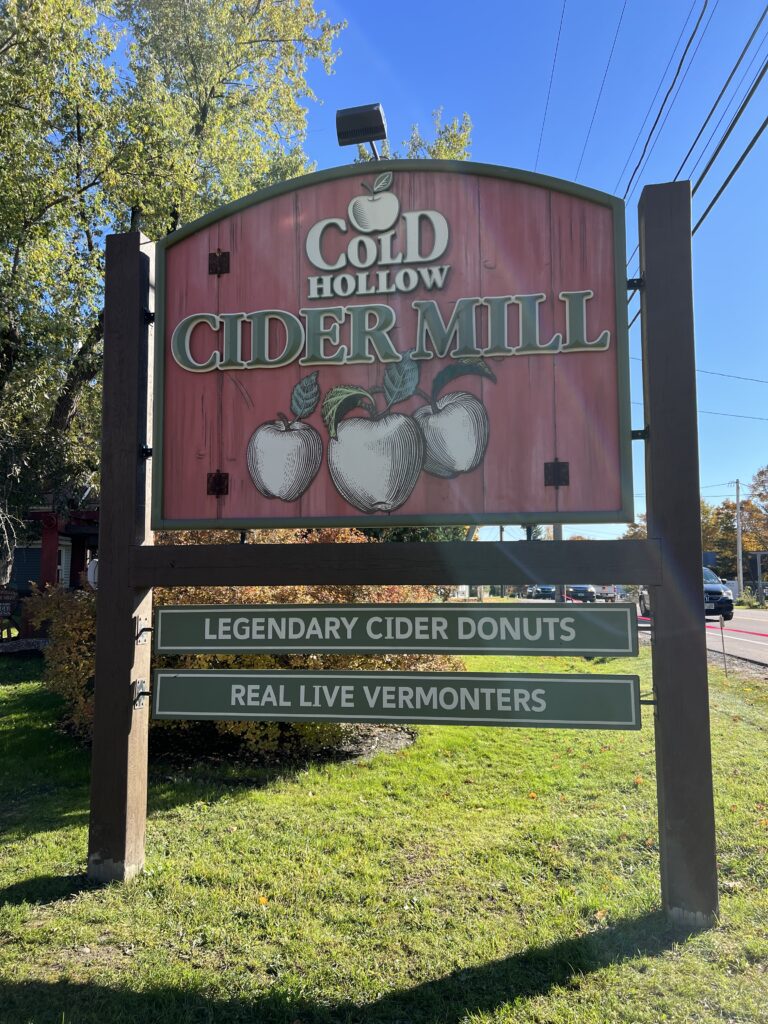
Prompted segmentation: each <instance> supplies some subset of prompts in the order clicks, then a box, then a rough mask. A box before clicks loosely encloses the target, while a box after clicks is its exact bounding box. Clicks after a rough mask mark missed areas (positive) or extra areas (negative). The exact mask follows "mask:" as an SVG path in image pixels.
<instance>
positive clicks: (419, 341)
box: [153, 161, 632, 528]
mask: <svg viewBox="0 0 768 1024" xmlns="http://www.w3.org/2000/svg"><path fill="white" fill-rule="evenodd" d="M624 261H625V254H624V209H623V204H622V203H621V202H620V201H619V200H617V199H615V198H614V197H611V196H607V195H605V194H603V193H600V192H595V191H593V190H590V189H585V188H582V187H580V186H578V185H574V184H571V183H566V182H560V181H557V180H555V179H551V178H545V177H543V176H538V175H531V174H525V173H522V172H518V171H511V170H507V169H505V168H498V167H491V166H486V165H482V164H471V163H454V162H442V161H429V162H424V163H421V162H418V161H389V162H378V163H376V164H370V165H359V164H358V165H350V166H347V167H343V168H338V169H335V170H332V171H325V172H321V173H319V174H314V175H309V176H307V177H305V178H299V179H296V180H294V181H290V182H286V183H284V184H281V185H279V186H276V187H274V188H271V189H267V190H265V191H263V192H260V193H256V194H255V195H252V196H249V197H247V198H246V199H243V200H241V201H239V202H237V203H233V204H231V205H230V206H227V207H223V208H222V209H220V210H218V211H216V212H215V213H213V214H210V215H208V216H207V217H205V218H203V219H202V220H200V221H197V222H196V223H193V224H191V225H188V226H186V227H184V228H183V229H181V230H180V231H178V232H176V233H175V234H173V235H170V236H169V237H168V238H166V239H165V240H163V241H162V242H160V243H159V246H158V303H157V305H158V314H157V326H158V329H157V330H156V339H157V341H156V344H157V352H156V374H157V386H156V406H155V437H154V441H153V452H154V457H153V470H154V479H153V527H154V528H166V527H193V528H194V527H216V526H219V527H221V526H230V527H237V528H247V527H252V526H272V525H284V526H289V525H305V524H326V525H328V524H336V525H345V524H346V525H387V524H390V525H392V524H398V523H410V524H420V523H469V522H482V523H494V522H503V523H512V522H547V523H552V522H577V521H589V522H598V521H611V522H615V521H625V520H631V518H632V484H631V472H630V418H629V401H628V396H629V390H628V350H627V324H626V290H625V268H624Z"/></svg>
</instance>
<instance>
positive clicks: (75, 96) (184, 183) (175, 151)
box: [0, 0, 342, 578]
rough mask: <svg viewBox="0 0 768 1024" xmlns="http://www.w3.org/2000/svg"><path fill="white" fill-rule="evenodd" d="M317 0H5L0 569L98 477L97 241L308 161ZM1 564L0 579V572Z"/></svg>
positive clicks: (0, 87) (180, 213) (324, 55)
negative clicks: (28, 515)
mask: <svg viewBox="0 0 768 1024" xmlns="http://www.w3.org/2000/svg"><path fill="white" fill-rule="evenodd" d="M341 27H342V26H341V25H335V24H332V23H331V22H330V21H329V20H328V19H327V17H326V16H325V14H324V13H322V12H318V11H316V10H315V6H314V0H290V2H284V0H254V2H250V3H246V4H241V3H238V2H235V0H222V2H220V3H216V4H211V3H210V2H209V0H142V2H138V0H115V2H114V3H112V2H110V0H103V2H102V0H27V2H25V3H24V4H20V3H5V4H2V5H0V422H2V423H3V427H4V432H3V439H2V444H0V527H2V528H0V545H2V550H0V574H2V575H5V576H6V578H7V575H8V574H9V572H10V558H9V554H10V553H11V552H9V548H10V547H11V546H12V543H13V537H12V533H11V531H9V530H8V528H7V524H11V525H12V523H13V520H12V519H11V518H10V517H11V516H12V515H14V514H16V515H19V514H20V513H22V512H23V511H24V510H25V509H26V508H27V507H28V506H29V505H30V504H33V503H36V502H40V501H43V500H45V501H47V502H53V504H54V506H56V505H59V504H67V503H68V502H73V501H74V502H76V501H77V500H78V497H79V495H80V494H82V492H83V490H84V489H85V487H86V486H88V485H90V484H92V483H93V482H94V481H95V480H96V476H97V473H98V449H99V446H98V425H99V404H100V388H99V374H100V370H101V358H102V348H101V343H102V318H101V310H102V301H103V300H102V282H103V275H104V239H105V236H106V234H107V233H108V232H112V231H125V230H129V229H130V230H134V229H138V228H141V229H142V230H143V231H144V232H145V233H146V234H147V235H149V236H150V237H154V238H157V237H160V236H162V235H164V234H165V233H166V232H168V231H169V230H172V229H173V228H175V227H177V226H178V225H179V224H181V223H183V222H185V221H189V220H191V219H193V218H195V217H198V216H200V215H201V214H203V213H205V212H206V211H207V210H210V209H212V208H214V207H216V206H218V205H220V204H221V203H224V202H226V201H228V200H230V199H233V198H236V197H237V196H240V195H243V194H245V193H247V192H250V191H252V190H254V189H256V188H259V187H262V186H264V185H267V184H270V183H272V182H274V181H277V180H281V179H284V178H287V177H291V176H294V175H296V174H298V173H301V172H303V171H304V170H306V169H307V165H306V160H305V157H304V155H303V153H302V150H301V145H302V142H303V137H304V129H305V117H306V112H305V109H304V106H303V104H304V103H305V102H306V101H307V100H310V99H312V91H311V89H310V88H309V86H308V84H307V79H306V72H307V67H308V64H309V62H310V61H312V60H319V61H320V62H321V63H322V64H323V66H324V67H325V68H326V70H330V67H331V65H332V63H333V60H334V56H335V54H334V39H335V37H336V35H337V33H338V31H339V30H340V28H341ZM4 565H5V566H6V571H5V572H3V566H4Z"/></svg>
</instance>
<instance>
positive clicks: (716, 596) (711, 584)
mask: <svg viewBox="0 0 768 1024" xmlns="http://www.w3.org/2000/svg"><path fill="white" fill-rule="evenodd" d="M702 572H703V573H704V615H705V616H706V615H710V616H711V615H717V616H720V615H722V616H723V618H724V619H725V621H726V622H729V621H730V620H731V619H732V618H733V592H732V591H731V589H730V588H729V587H727V586H726V585H725V583H723V581H722V580H721V579H720V577H719V576H717V575H716V574H715V573H714V572H712V570H711V569H708V568H707V567H706V566H703V568H702ZM638 599H639V603H640V614H641V615H645V616H648V615H650V614H651V599H650V595H649V593H648V590H647V589H646V588H645V587H641V588H640V594H639V597H638Z"/></svg>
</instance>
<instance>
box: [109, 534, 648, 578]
mask: <svg viewBox="0 0 768 1024" xmlns="http://www.w3.org/2000/svg"><path fill="white" fill-rule="evenodd" d="M584 579H589V580H593V581H594V582H595V583H615V582H617V581H618V582H621V583H645V584H648V585H653V584H658V583H660V582H661V580H662V571H661V560H660V548H659V545H658V543H657V542H655V541H644V540H627V541H602V540H596V541H547V542H543V541H530V542H529V541H516V542H505V543H500V544H489V543H483V544H463V543H454V544H439V543H435V544H431V543H430V544H206V545H195V546H193V547H175V546H173V545H167V546H162V547H154V548H141V547H139V548H135V549H134V550H133V552H132V559H131V568H130V571H129V581H130V584H131V586H134V587H142V586H149V585H150V584H153V585H155V586H163V587H184V586H236V585H243V586H244V585H253V586H256V585H259V586H278V585H281V586H282V585H290V584H295V585H297V586H298V585H305V586H306V585H310V584H339V585H342V584H357V583H365V584H367V585H370V584H380V585H382V586H384V585H390V584H392V585H393V584H399V583H402V584H407V583H422V584H425V585H427V584H460V583H471V584H477V583H479V584H491V583H505V584H516V583H572V582H573V581H574V580H584Z"/></svg>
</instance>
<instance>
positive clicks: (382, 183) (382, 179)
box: [373, 171, 392, 192]
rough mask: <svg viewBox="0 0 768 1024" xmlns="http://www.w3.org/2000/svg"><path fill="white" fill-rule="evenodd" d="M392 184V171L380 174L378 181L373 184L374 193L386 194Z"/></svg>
mask: <svg viewBox="0 0 768 1024" xmlns="http://www.w3.org/2000/svg"><path fill="white" fill-rule="evenodd" d="M391 184H392V171H384V173H383V174H380V175H379V176H378V177H377V178H376V181H374V183H373V191H374V192H386V191H387V189H388V188H389V186H390V185H391Z"/></svg>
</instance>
